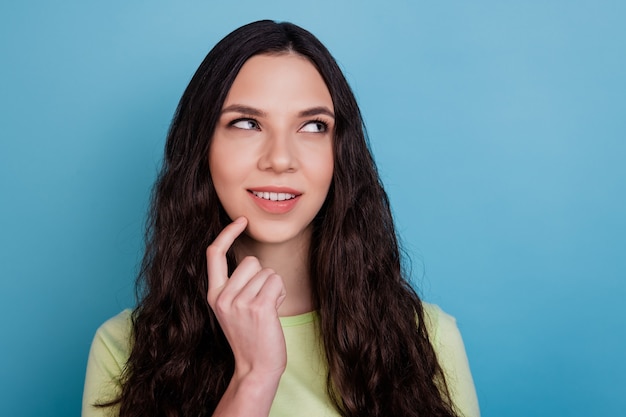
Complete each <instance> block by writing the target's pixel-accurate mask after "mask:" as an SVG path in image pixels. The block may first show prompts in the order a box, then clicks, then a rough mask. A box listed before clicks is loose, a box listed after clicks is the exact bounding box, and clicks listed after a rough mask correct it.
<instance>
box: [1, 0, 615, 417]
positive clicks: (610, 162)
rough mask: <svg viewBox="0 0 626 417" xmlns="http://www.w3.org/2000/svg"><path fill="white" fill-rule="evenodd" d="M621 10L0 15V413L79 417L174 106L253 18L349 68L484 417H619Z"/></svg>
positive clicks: (328, 7)
mask: <svg viewBox="0 0 626 417" xmlns="http://www.w3.org/2000/svg"><path fill="white" fill-rule="evenodd" d="M625 5H626V3H624V2H622V1H546V0H544V1H517V2H504V1H495V0H494V1H481V0H478V1H471V2H469V1H468V2H464V1H439V2H426V1H408V0H405V1H403V0H391V1H386V2H385V3H384V5H383V2H380V3H375V2H371V3H366V2H358V1H338V0H332V1H310V2H306V3H305V2H302V3H297V2H292V1H271V2H257V1H238V2H209V1H178V2H175V1H155V0H153V1H120V0H113V1H108V2H84V1H77V0H65V1H62V2H52V1H43V0H26V1H21V2H9V1H4V2H2V4H1V5H0V16H1V17H0V59H1V60H2V65H0V85H1V93H0V117H1V119H0V121H1V127H0V132H1V133H0V134H1V141H0V196H1V197H0V198H1V199H2V200H1V201H2V203H1V204H0V222H1V223H0V230H1V231H0V278H1V281H0V326H1V327H0V329H1V333H2V338H1V341H0V370H1V371H0V372H1V380H0V384H1V385H0V407H1V409H2V415H4V416H70V415H78V414H79V413H80V402H81V394H82V384H83V376H84V369H85V363H86V359H87V353H88V349H89V345H90V342H91V338H92V336H93V333H94V331H95V330H96V328H97V326H98V325H99V324H100V323H102V322H103V321H104V320H105V319H107V318H108V317H110V316H112V315H114V314H116V313H117V312H118V311H119V310H121V309H122V308H124V307H127V306H131V305H132V304H133V280H134V277H135V274H136V271H137V264H138V261H139V259H140V257H141V250H142V230H143V221H144V215H145V210H146V206H147V202H148V197H149V192H150V187H151V184H152V182H153V180H154V178H155V174H156V172H157V168H158V165H159V160H160V158H161V152H162V147H163V142H164V136H165V133H166V130H167V127H168V124H169V121H170V119H171V116H172V114H173V112H174V109H175V106H176V104H177V101H178V99H179V97H180V95H181V94H182V91H183V89H184V88H185V86H186V84H187V82H188V81H189V79H190V77H191V75H192V74H193V72H194V71H195V69H196V67H197V66H198V64H199V63H200V61H201V60H202V59H203V57H204V56H205V54H206V53H207V52H208V50H209V49H210V48H211V47H212V46H213V45H214V44H215V43H216V42H217V41H218V40H219V39H220V38H222V37H223V36H224V35H226V34H227V33H228V32H230V31H231V30H233V29H234V28H236V27H238V26H240V25H241V24H244V23H247V22H249V21H252V20H257V19H260V18H267V17H269V18H272V19H277V20H290V21H293V22H295V23H297V24H300V25H302V26H304V27H305V28H307V29H309V30H311V31H312V32H313V33H315V34H316V35H317V36H318V37H319V38H320V39H321V40H322V41H323V42H324V43H325V44H326V45H327V46H328V47H329V49H330V50H331V52H332V53H333V54H334V55H335V56H336V58H337V59H338V61H339V62H340V64H341V66H342V68H343V69H344V70H345V72H346V75H347V77H348V78H349V81H350V82H351V84H352V86H353V88H354V90H355V93H356V95H357V98H358V99H359V102H360V104H361V107H362V110H363V113H364V116H365V119H366V123H367V126H368V129H369V133H370V137H371V141H372V148H373V150H374V153H375V157H376V159H377V162H378V164H379V166H380V171H381V175H382V177H383V180H384V182H385V184H386V187H387V189H388V192H389V194H390V197H391V200H392V204H393V207H394V213H395V216H396V219H397V226H398V230H399V232H400V234H401V237H402V240H403V242H404V243H405V247H406V249H407V251H408V252H409V253H410V255H411V257H412V259H413V263H412V264H413V275H414V278H415V282H416V285H417V286H418V287H419V288H420V291H421V293H422V294H423V296H424V298H425V299H427V300H429V301H432V302H436V303H438V304H440V305H441V306H442V307H443V308H444V309H445V310H447V311H448V312H450V313H451V314H453V315H455V316H456V317H457V318H458V323H459V326H460V327H461V330H462V332H463V334H464V338H465V342H466V347H467V351H468V354H469V357H470V361H471V365H472V369H473V374H474V378H475V382H476V386H477V390H478V395H479V400H480V403H481V408H482V413H483V416H487V417H490V416H589V415H593V416H616V415H624V409H625V408H626V395H625V393H626V381H625V378H626V377H625V375H626V361H625V358H624V356H625V352H626V331H625V329H626V326H625V318H626V311H625V310H626V309H625V307H624V303H625V300H626V297H625V296H626V283H625V278H626V256H625V255H626V238H625V236H626V168H625V161H626V111H625V108H626V106H625V104H626V103H625V100H626V99H625V97H626V59H625V57H626V30H625V29H624V27H625V25H624V21H625V20H626V6H625Z"/></svg>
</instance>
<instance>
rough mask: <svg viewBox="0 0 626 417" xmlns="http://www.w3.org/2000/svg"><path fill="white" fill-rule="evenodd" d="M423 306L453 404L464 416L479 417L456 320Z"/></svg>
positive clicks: (426, 305)
mask: <svg viewBox="0 0 626 417" xmlns="http://www.w3.org/2000/svg"><path fill="white" fill-rule="evenodd" d="M422 304H423V307H424V321H425V323H424V324H425V325H426V328H427V330H428V335H429V338H430V342H431V344H432V346H433V348H434V350H435V353H436V355H437V360H438V361H439V365H440V366H441V369H442V370H443V373H444V375H445V378H446V384H447V386H448V389H449V391H450V396H451V399H452V402H453V403H454V405H455V406H456V408H457V410H458V411H459V412H460V414H461V415H462V416H465V417H470V416H471V417H474V416H480V411H479V408H478V399H477V397H476V390H475V387H474V380H473V378H472V374H471V371H470V366H469V361H468V359H467V355H466V353H465V345H464V343H463V338H462V337H461V332H460V331H459V328H458V326H457V322H456V319H455V318H454V317H453V316H451V315H449V314H447V313H446V312H445V311H443V310H442V309H441V308H440V307H439V306H437V305H435V304H429V303H422Z"/></svg>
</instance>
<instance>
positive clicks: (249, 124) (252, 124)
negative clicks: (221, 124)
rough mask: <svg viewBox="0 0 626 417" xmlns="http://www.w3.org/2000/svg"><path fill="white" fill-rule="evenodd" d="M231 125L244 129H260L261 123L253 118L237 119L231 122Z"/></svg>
mask: <svg viewBox="0 0 626 417" xmlns="http://www.w3.org/2000/svg"><path fill="white" fill-rule="evenodd" d="M230 126H232V127H236V128H237V129H243V130H259V129H260V128H259V123H258V122H257V121H256V120H253V119H237V120H234V121H232V122H231V123H230Z"/></svg>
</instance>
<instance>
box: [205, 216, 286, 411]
mask: <svg viewBox="0 0 626 417" xmlns="http://www.w3.org/2000/svg"><path fill="white" fill-rule="evenodd" d="M247 223H248V222H247V220H246V219H245V218H244V217H240V218H238V219H237V220H235V221H234V222H233V223H231V224H230V225H228V226H227V227H226V228H225V229H224V230H223V231H222V232H221V233H220V234H219V236H218V237H217V238H216V239H215V241H214V242H213V243H212V244H211V245H210V246H209V247H208V248H207V267H208V274H209V276H210V277H211V279H210V280H209V291H208V295H207V299H208V301H209V305H210V306H211V308H212V309H213V311H214V312H215V315H216V316H217V319H218V321H219V322H220V326H221V327H222V329H223V330H224V334H225V335H226V338H227V340H228V343H229V344H230V346H231V348H232V349H233V354H234V356H235V373H234V375H233V378H232V379H231V382H230V384H229V386H228V388H227V389H226V392H225V393H224V396H223V397H222V399H221V401H220V403H219V404H218V407H217V409H216V410H215V413H214V414H213V415H214V416H251V417H253V416H267V415H268V414H269V410H270V408H271V405H272V401H273V399H274V396H275V394H276V389H277V388H278V383H279V381H280V377H281V375H282V374H283V372H284V371H285V367H286V365H287V352H286V347H285V337H284V335H283V331H282V328H281V326H280V321H279V319H278V309H279V308H280V305H281V304H282V302H283V301H284V300H285V297H286V290H285V286H284V284H283V280H282V278H281V277H280V276H279V275H278V274H276V273H275V272H274V270H272V269H269V268H262V267H261V264H260V263H259V261H258V259H257V258H255V257H252V256H248V257H246V258H244V259H243V260H242V261H241V262H240V264H239V265H238V266H237V268H236V269H235V271H234V272H233V274H232V275H231V276H230V278H229V277H228V267H227V263H226V252H227V251H228V249H229V248H230V246H231V245H232V244H233V242H234V241H235V239H236V238H237V236H239V234H241V233H242V232H243V231H244V230H245V228H246V225H247Z"/></svg>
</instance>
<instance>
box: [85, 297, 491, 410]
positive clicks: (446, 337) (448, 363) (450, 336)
mask: <svg viewBox="0 0 626 417" xmlns="http://www.w3.org/2000/svg"><path fill="white" fill-rule="evenodd" d="M424 310H425V313H426V317H427V323H426V325H427V327H428V331H429V335H430V338H431V341H432V343H433V347H434V348H435V351H436V353H437V357H438V359H439V363H440V365H441V367H442V368H443V370H444V372H445V375H446V378H447V383H448V388H449V389H450V393H451V395H452V401H453V402H454V404H455V407H456V408H457V410H458V411H459V412H460V414H461V415H463V416H464V417H479V416H480V412H479V409H478V400H477V398H476V391H475V389H474V382H473V380H472V375H471V373H470V369H469V364H468V361H467V356H466V354H465V347H464V345H463V340H462V339H461V334H460V332H459V330H458V328H457V326H456V321H455V319H454V318H453V317H452V316H450V315H448V314H446V313H444V312H443V311H442V310H441V309H440V308H439V307H438V306H436V305H432V304H427V303H424ZM130 315H131V311H130V310H124V311H122V312H121V313H120V314H118V315H117V316H115V317H113V318H111V319H110V320H108V321H107V322H106V323H104V324H103V325H102V326H100V328H99V329H98V331H97V332H96V336H95V338H94V340H93V343H92V345H91V351H90V352H89V361H88V363H87V375H86V378H85V390H84V393H83V411H82V416H83V417H104V416H115V415H116V414H117V409H116V408H115V407H109V408H96V407H93V404H94V403H96V402H102V401H106V400H110V399H113V398H115V397H116V396H117V395H118V394H119V385H118V384H117V379H118V378H119V376H120V374H121V373H122V369H123V368H124V365H125V364H126V361H127V360H128V355H129V353H130V340H131V338H130V335H131V331H132V328H131V320H130ZM318 319H319V318H318V315H317V313H316V312H311V313H305V314H301V315H298V316H292V317H281V318H280V322H281V325H282V327H283V332H284V334H285V342H286V344H287V368H286V369H285V372H284V374H283V376H282V377H281V380H280V384H279V386H278V391H277V392H276V397H275V398H274V402H273V403H272V408H271V410H270V417H283V416H285V417H286V416H289V417H292V416H298V417H308V416H311V417H325V416H333V417H335V416H338V414H337V411H336V410H335V409H334V408H333V406H332V404H331V402H330V400H329V398H328V395H327V393H326V369H327V368H326V361H325V358H324V355H323V352H322V350H321V345H320V338H319V334H318V332H319V331H318V326H317V325H316V321H317V320H318Z"/></svg>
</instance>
